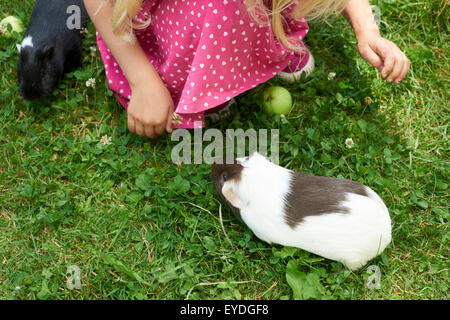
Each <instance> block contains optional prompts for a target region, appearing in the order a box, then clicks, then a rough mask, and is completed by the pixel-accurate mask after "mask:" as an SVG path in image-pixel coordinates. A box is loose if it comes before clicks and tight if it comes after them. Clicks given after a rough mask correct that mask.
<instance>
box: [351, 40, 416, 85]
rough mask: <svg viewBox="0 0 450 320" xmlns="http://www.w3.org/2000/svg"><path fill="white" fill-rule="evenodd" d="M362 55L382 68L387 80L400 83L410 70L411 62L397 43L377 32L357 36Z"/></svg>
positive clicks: (381, 70) (383, 76) (378, 67)
mask: <svg viewBox="0 0 450 320" xmlns="http://www.w3.org/2000/svg"><path fill="white" fill-rule="evenodd" d="M356 39H357V41H358V51H359V54H360V55H361V57H362V58H363V59H364V60H366V61H368V62H369V63H370V64H371V65H372V66H374V67H375V68H377V69H378V70H380V72H381V77H382V78H386V81H387V82H392V81H394V82H395V83H400V82H401V81H402V80H403V78H404V77H405V76H406V74H407V73H408V71H409V67H410V62H409V59H408V58H407V57H406V55H405V54H404V53H403V52H402V51H401V50H400V49H399V48H398V47H397V46H396V45H395V43H393V42H391V41H389V40H387V39H385V38H383V37H381V36H380V35H379V33H377V32H366V33H363V34H361V35H359V36H357V37H356Z"/></svg>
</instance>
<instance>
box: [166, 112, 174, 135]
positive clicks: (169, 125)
mask: <svg viewBox="0 0 450 320" xmlns="http://www.w3.org/2000/svg"><path fill="white" fill-rule="evenodd" d="M172 118H173V108H170V109H169V115H168V116H167V123H166V131H167V132H168V133H170V132H172Z"/></svg>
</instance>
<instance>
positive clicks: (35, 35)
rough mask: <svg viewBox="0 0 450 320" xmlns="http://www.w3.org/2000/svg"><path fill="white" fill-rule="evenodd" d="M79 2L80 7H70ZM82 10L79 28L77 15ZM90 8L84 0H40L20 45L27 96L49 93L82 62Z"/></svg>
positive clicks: (21, 74)
mask: <svg viewBox="0 0 450 320" xmlns="http://www.w3.org/2000/svg"><path fill="white" fill-rule="evenodd" d="M73 6H76V7H77V8H79V10H77V11H71V9H70V8H73ZM74 14H76V15H78V14H79V19H78V21H79V22H80V23H79V28H78V26H76V25H75V27H74V26H73V21H72V18H73V15H74ZM87 17H88V15H87V12H86V9H85V7H84V3H83V0H57V1H54V0H36V2H35V3H34V7H33V12H32V13H31V17H30V21H29V23H28V27H27V30H26V32H25V35H24V38H23V40H22V43H21V44H18V45H17V50H18V51H19V63H18V66H17V74H18V79H19V90H20V93H21V95H22V96H23V97H24V98H25V99H27V100H39V99H43V98H45V97H47V96H48V95H49V94H50V93H51V92H52V91H53V89H54V88H55V87H56V85H57V83H58V81H59V79H61V77H62V75H63V74H64V73H66V72H69V71H71V70H73V69H74V68H75V67H77V66H78V65H79V64H80V58H81V34H80V31H81V29H82V28H84V27H85V26H86V22H87Z"/></svg>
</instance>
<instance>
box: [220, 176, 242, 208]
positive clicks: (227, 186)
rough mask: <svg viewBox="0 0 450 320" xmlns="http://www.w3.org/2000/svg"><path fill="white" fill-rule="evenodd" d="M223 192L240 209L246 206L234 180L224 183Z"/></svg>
mask: <svg viewBox="0 0 450 320" xmlns="http://www.w3.org/2000/svg"><path fill="white" fill-rule="evenodd" d="M222 194H223V196H224V197H225V199H227V201H228V202H229V203H231V205H232V206H233V207H236V208H238V209H242V208H243V207H244V202H243V201H242V199H241V198H240V197H239V194H238V192H237V190H236V184H235V183H234V181H226V182H225V183H224V184H223V187H222Z"/></svg>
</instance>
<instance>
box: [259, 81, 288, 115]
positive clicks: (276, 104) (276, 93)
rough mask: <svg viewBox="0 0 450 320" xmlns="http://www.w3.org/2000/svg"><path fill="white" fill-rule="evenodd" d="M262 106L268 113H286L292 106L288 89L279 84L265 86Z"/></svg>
mask: <svg viewBox="0 0 450 320" xmlns="http://www.w3.org/2000/svg"><path fill="white" fill-rule="evenodd" d="M263 107H264V110H265V111H266V112H267V113H268V114H274V113H275V114H284V115H286V114H288V113H289V111H291V108H292V97H291V94H290V93H289V91H288V90H287V89H285V88H283V87H280V86H272V87H269V88H267V89H266V90H265V91H264V93H263Z"/></svg>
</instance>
